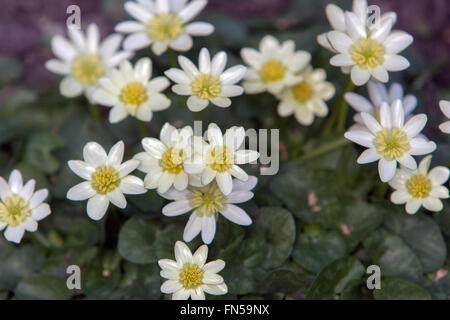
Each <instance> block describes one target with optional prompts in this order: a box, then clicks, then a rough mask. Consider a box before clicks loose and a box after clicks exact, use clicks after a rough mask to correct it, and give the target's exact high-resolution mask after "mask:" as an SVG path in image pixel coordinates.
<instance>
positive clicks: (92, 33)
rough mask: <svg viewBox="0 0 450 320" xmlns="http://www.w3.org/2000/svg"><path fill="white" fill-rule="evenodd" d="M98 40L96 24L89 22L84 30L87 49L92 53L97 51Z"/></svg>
mask: <svg viewBox="0 0 450 320" xmlns="http://www.w3.org/2000/svg"><path fill="white" fill-rule="evenodd" d="M99 40H100V33H99V30H98V26H97V25H96V24H95V23H91V24H89V25H88V27H87V30H86V44H87V49H88V50H89V51H90V52H92V53H96V52H97V51H98V44H99Z"/></svg>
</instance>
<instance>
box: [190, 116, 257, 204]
mask: <svg viewBox="0 0 450 320" xmlns="http://www.w3.org/2000/svg"><path fill="white" fill-rule="evenodd" d="M206 135H207V138H208V142H209V143H206V142H204V141H203V139H201V137H198V138H200V139H201V140H202V142H201V143H198V142H194V143H193V144H192V147H193V157H192V159H190V160H189V161H186V163H185V164H184V169H185V171H186V172H187V173H189V174H193V175H196V174H199V175H200V177H201V184H202V185H204V186H205V185H208V184H209V183H210V182H211V181H213V180H214V179H216V181H217V185H218V186H219V188H220V190H221V191H222V193H223V194H225V195H229V194H230V193H231V190H232V176H233V177H235V178H237V179H239V180H241V181H247V179H248V175H247V173H246V172H245V171H244V170H243V169H241V168H240V167H239V166H238V165H241V164H246V163H250V162H253V161H256V160H257V159H258V158H259V153H258V152H257V151H254V150H238V149H239V148H240V147H241V145H242V144H243V143H244V140H245V130H244V128H243V127H231V128H229V129H227V130H226V132H225V134H224V135H223V136H222V131H221V130H220V128H219V127H218V126H217V125H216V124H215V123H211V124H210V125H209V126H208V130H207V132H206ZM194 138H195V137H194Z"/></svg>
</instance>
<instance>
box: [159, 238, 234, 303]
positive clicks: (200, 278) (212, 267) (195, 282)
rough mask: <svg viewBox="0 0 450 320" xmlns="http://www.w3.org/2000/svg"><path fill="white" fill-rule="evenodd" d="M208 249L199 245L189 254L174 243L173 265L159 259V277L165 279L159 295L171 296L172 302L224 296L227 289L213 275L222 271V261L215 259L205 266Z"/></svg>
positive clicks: (184, 248) (177, 243)
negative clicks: (208, 296)
mask: <svg viewBox="0 0 450 320" xmlns="http://www.w3.org/2000/svg"><path fill="white" fill-rule="evenodd" d="M207 258H208V246H206V245H202V246H200V247H199V248H198V249H197V251H195V252H194V254H192V252H191V250H190V249H189V247H188V246H187V245H186V244H185V243H183V242H181V241H177V242H176V243H175V261H174V260H171V259H160V260H159V261H158V265H159V266H160V268H161V269H162V270H161V272H160V274H161V277H163V278H165V279H168V280H166V281H164V283H163V284H162V285H161V292H162V293H165V294H172V300H187V299H189V297H190V298H191V299H192V300H205V292H206V293H209V294H212V295H224V294H226V293H227V292H228V287H227V285H226V283H225V281H224V280H223V278H222V276H220V275H218V274H217V273H218V272H220V271H221V270H222V269H223V268H225V261H223V260H221V259H218V260H214V261H211V262H208V263H206V259H207Z"/></svg>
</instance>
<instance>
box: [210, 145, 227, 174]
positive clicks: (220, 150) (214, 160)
mask: <svg viewBox="0 0 450 320" xmlns="http://www.w3.org/2000/svg"><path fill="white" fill-rule="evenodd" d="M206 164H207V165H209V166H210V167H211V169H213V170H215V171H218V172H225V171H228V169H230V168H231V166H232V165H233V164H234V153H233V152H231V151H230V150H229V149H227V148H226V147H224V146H219V147H214V148H212V149H211V151H210V153H209V154H208V156H207V158H206Z"/></svg>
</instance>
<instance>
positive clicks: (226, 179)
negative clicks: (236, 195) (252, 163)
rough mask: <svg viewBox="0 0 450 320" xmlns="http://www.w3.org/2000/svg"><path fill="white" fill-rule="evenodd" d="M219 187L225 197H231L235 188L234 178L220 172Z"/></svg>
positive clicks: (218, 175) (217, 176) (218, 176)
mask: <svg viewBox="0 0 450 320" xmlns="http://www.w3.org/2000/svg"><path fill="white" fill-rule="evenodd" d="M216 180H217V185H218V186H219V189H220V191H222V193H223V194H224V195H229V194H230V193H231V191H232V188H233V183H232V178H231V175H230V174H229V173H228V172H218V173H217V175H216Z"/></svg>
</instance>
